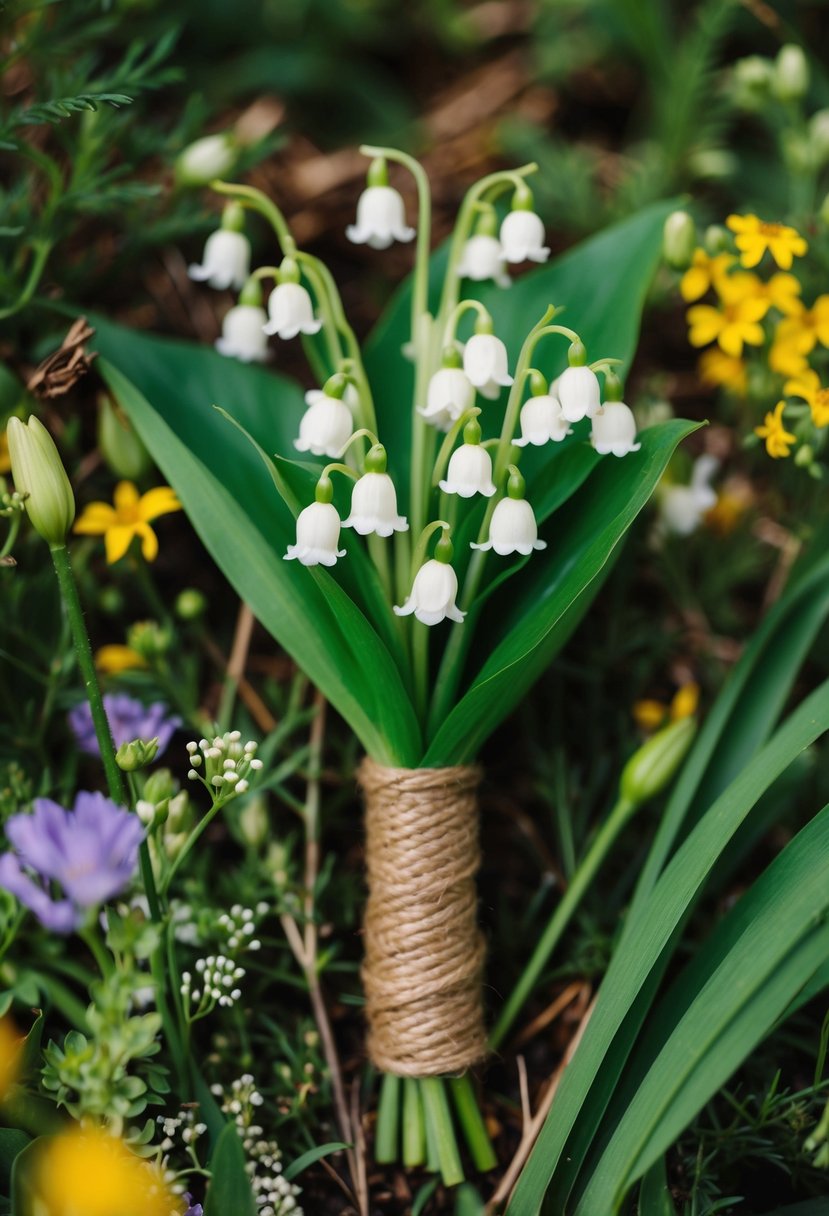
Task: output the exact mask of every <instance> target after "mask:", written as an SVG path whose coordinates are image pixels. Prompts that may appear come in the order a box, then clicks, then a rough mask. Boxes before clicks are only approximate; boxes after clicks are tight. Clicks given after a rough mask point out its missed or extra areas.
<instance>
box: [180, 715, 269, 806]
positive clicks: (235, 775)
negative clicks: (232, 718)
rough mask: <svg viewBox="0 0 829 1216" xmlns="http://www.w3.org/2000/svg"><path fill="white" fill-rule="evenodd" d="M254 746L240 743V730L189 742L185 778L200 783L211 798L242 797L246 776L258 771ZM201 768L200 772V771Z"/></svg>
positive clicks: (253, 743) (258, 762) (250, 742)
mask: <svg viewBox="0 0 829 1216" xmlns="http://www.w3.org/2000/svg"><path fill="white" fill-rule="evenodd" d="M258 746H259V745H258V744H257V743H255V742H254V740H253V739H250V740H248V742H247V743H242V734H241V731H238V730H231V731H228V732H227V733H226V734H224V735H216V737H215V738H214V739H213V740H212V742H211V741H210V740H209V739H199V741H198V743H197V742H196V741H195V740H194V739H193V740H191V741H190V742H189V743H188V744H187V751H188V753H189V756H190V764H191V766H192V767H191V768H190V771H189V772H188V774H187V776H188V777H189V778H190V780H191V781H201V782H202V784H203V785H204V786H205V787H206V788H207V789H208V790H209V791H210V793H211V794H212V796H213V797H214V798H222V799H224V800H227V799H229V798H233V797H235V795H237V794H245V793H247V791H248V789H249V788H250V780H249V778H250V774H251V773H252V772H257V771H258V770H259V769H261V768H262V761H261V760H257V759H256V751H257V748H258ZM202 766H204V771H203V772H202V771H200V770H201V769H202Z"/></svg>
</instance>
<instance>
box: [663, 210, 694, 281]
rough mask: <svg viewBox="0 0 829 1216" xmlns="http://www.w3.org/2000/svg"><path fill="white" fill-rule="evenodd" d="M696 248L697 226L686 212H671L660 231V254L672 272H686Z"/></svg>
mask: <svg viewBox="0 0 829 1216" xmlns="http://www.w3.org/2000/svg"><path fill="white" fill-rule="evenodd" d="M696 247H697V226H696V224H695V223H694V221H693V218H692V217H691V216H690V215H689V214H688V212H687V211H672V212H671V214H670V215H669V216H668V218H667V219H666V220H665V227H664V229H663V230H662V254H663V256H664V258H665V261H666V262H667V263H668V265H669V266H672V267H673V268H674V270H687V269H688V267H689V266H690V265H691V259H692V258H693V256H694V250H695V249H696Z"/></svg>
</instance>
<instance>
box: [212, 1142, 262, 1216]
mask: <svg viewBox="0 0 829 1216" xmlns="http://www.w3.org/2000/svg"><path fill="white" fill-rule="evenodd" d="M210 1171H211V1175H212V1177H211V1180H210V1186H209V1188H208V1191H207V1200H206V1202H205V1205H204V1211H205V1216H223V1214H224V1213H226V1212H233V1214H234V1216H256V1210H257V1209H256V1200H255V1198H254V1196H253V1191H252V1190H251V1186H250V1180H249V1178H248V1175H247V1171H246V1169H245V1154H244V1151H243V1149H242V1142H241V1140H240V1139H239V1133H238V1132H237V1131H236V1128H235V1127H234V1126H233V1124H232V1123H229V1124H228V1125H227V1127H225V1129H224V1131H223V1132H222V1134H221V1135H220V1136H219V1139H218V1141H217V1142H216V1147H215V1148H214V1150H213V1153H212V1156H211V1158H210Z"/></svg>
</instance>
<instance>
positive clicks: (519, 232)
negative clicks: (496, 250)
mask: <svg viewBox="0 0 829 1216" xmlns="http://www.w3.org/2000/svg"><path fill="white" fill-rule="evenodd" d="M500 236H501V250H502V252H503V256H504V258H505V259H506V260H507V261H508V262H512V263H517V262H546V261H547V258H548V257H549V256H550V250H549V247H548V246H547V245H545V244H544V225H543V223H542V222H541V219H540V217H539V216H537V215H536V214H535V212H534V211H524V210H523V209H522V210H518V211H510V212H509V213H508V214H507V215H506V216H505V217H504V222H503V223H502V224H501V233H500Z"/></svg>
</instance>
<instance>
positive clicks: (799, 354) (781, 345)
mask: <svg viewBox="0 0 829 1216" xmlns="http://www.w3.org/2000/svg"><path fill="white" fill-rule="evenodd" d="M799 322H800V318H799V317H786V318H785V320H783V321H781V322H780V324H779V325H778V326H777V329H776V330H775V331H774V341H773V342H772V344H771V346H770V347H769V367H770V368H771V370H772V371H773V372H777V373H778V374H779V375H781V376H799V375H800V373H801V372H803V371H805V370H806V368H807V367H808V366H809V363H808V360H807V358H806V356H807V355H808V353H809V351H810V350H811V349H812V346H813V343H811V342H810V339H809V334H808V332H806V331H804V330H803V329H802V327H801V326H800V324H799Z"/></svg>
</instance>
